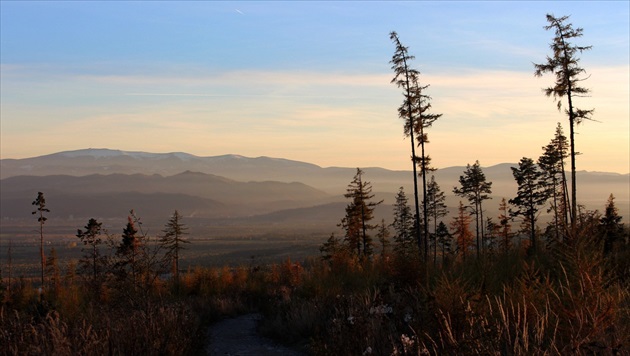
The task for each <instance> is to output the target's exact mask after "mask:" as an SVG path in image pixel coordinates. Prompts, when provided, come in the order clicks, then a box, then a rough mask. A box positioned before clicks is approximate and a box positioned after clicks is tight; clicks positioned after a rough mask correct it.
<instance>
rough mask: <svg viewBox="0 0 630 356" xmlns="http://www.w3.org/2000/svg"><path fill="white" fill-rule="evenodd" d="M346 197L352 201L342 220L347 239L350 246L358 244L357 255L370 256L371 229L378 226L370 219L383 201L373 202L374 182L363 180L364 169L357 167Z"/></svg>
mask: <svg viewBox="0 0 630 356" xmlns="http://www.w3.org/2000/svg"><path fill="white" fill-rule="evenodd" d="M346 191H347V193H346V194H344V197H346V198H349V199H350V200H351V202H350V203H349V204H348V206H347V207H346V216H345V217H344V218H343V219H342V220H341V224H340V226H341V227H342V228H343V229H344V230H345V231H346V237H345V239H346V241H347V242H348V244H350V246H356V251H357V256H361V253H363V256H365V257H369V256H370V255H371V254H372V252H373V251H372V238H371V237H370V235H369V234H368V231H369V230H373V229H375V228H376V226H375V225H371V224H370V221H371V220H372V219H374V209H375V208H376V206H377V205H379V204H380V203H382V202H383V201H382V200H381V201H378V202H371V201H370V199H372V198H374V194H372V184H371V183H370V182H368V181H364V180H363V171H362V170H361V169H360V168H357V173H356V174H355V176H354V178H353V180H352V182H350V184H349V185H348V188H347V189H346Z"/></svg>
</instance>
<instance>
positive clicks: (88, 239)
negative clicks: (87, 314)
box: [77, 218, 105, 293]
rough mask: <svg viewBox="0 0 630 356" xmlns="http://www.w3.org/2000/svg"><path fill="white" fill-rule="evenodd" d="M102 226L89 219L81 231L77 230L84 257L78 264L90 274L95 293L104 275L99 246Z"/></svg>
mask: <svg viewBox="0 0 630 356" xmlns="http://www.w3.org/2000/svg"><path fill="white" fill-rule="evenodd" d="M102 225H103V224H102V223H100V222H98V221H97V220H96V219H94V218H91V219H90V220H89V221H88V223H87V225H85V227H84V230H83V231H81V230H80V229H79V230H77V237H78V238H79V240H81V242H82V243H83V246H84V247H83V248H82V249H81V251H83V253H84V255H83V257H82V258H81V260H80V261H79V264H80V267H81V269H82V270H83V271H84V272H87V273H91V274H92V278H91V281H92V284H93V287H94V291H95V292H96V293H98V291H99V290H100V286H101V279H102V277H103V275H104V273H105V263H104V257H103V256H102V254H101V251H100V245H101V244H102V243H103V239H102V234H103V231H102Z"/></svg>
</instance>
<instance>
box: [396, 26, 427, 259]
mask: <svg viewBox="0 0 630 356" xmlns="http://www.w3.org/2000/svg"><path fill="white" fill-rule="evenodd" d="M389 38H390V40H392V41H393V42H394V45H395V46H396V51H395V52H394V55H393V57H392V60H391V61H390V62H389V63H391V64H392V69H393V70H394V74H395V75H394V78H393V79H392V81H391V82H392V83H395V84H396V86H397V87H399V88H402V90H403V93H402V94H403V98H404V99H403V103H402V104H401V106H400V107H399V108H398V116H399V117H400V118H401V119H403V120H405V125H404V131H405V136H407V137H409V138H410V139H411V161H412V164H413V193H414V206H415V210H416V215H415V218H414V225H413V226H414V231H415V237H416V241H417V244H418V252H419V253H421V251H422V236H421V234H420V203H419V202H420V199H419V197H418V172H417V169H416V166H417V164H416V161H417V155H416V145H415V139H414V128H415V127H416V125H417V124H416V122H415V121H416V117H415V115H414V105H415V101H416V99H415V94H416V92H415V91H414V90H415V89H416V87H417V83H418V77H419V76H420V72H419V71H418V70H416V69H413V68H411V66H410V64H409V62H410V61H412V60H413V59H414V58H415V57H414V56H412V55H410V54H409V52H408V48H407V47H405V46H403V45H402V43H401V42H400V40H399V39H398V34H397V33H396V32H394V31H392V32H391V33H390V34H389Z"/></svg>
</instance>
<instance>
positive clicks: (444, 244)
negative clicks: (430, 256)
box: [435, 221, 453, 263]
mask: <svg viewBox="0 0 630 356" xmlns="http://www.w3.org/2000/svg"><path fill="white" fill-rule="evenodd" d="M435 236H436V243H437V244H439V245H440V248H441V250H442V261H443V263H444V261H446V260H447V255H448V254H450V253H451V245H452V240H453V237H452V236H451V234H450V233H449V231H448V227H447V226H446V224H444V222H442V221H440V223H439V224H438V227H437V230H436V233H435Z"/></svg>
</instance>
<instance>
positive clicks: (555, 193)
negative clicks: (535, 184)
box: [538, 123, 569, 244]
mask: <svg viewBox="0 0 630 356" xmlns="http://www.w3.org/2000/svg"><path fill="white" fill-rule="evenodd" d="M566 141H567V140H566V137H564V135H563V133H562V126H561V125H560V123H558V126H557V127H556V134H555V137H554V138H553V139H552V140H551V142H550V143H549V144H548V145H547V146H545V147H543V154H542V156H540V158H538V167H540V169H541V170H542V171H543V173H544V175H543V179H544V182H545V184H546V185H547V188H548V190H549V194H550V198H551V206H550V208H549V209H548V210H547V212H551V213H552V214H553V222H552V225H551V229H552V231H551V232H550V239H552V240H553V241H551V242H552V244H553V243H557V242H559V241H560V237H561V234H564V232H565V231H566V227H567V226H568V225H569V220H568V211H569V209H568V201H569V200H568V196H567V189H566V188H567V180H566V175H565V172H564V159H565V158H567V157H568V155H567V147H568V146H567V142H566Z"/></svg>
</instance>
